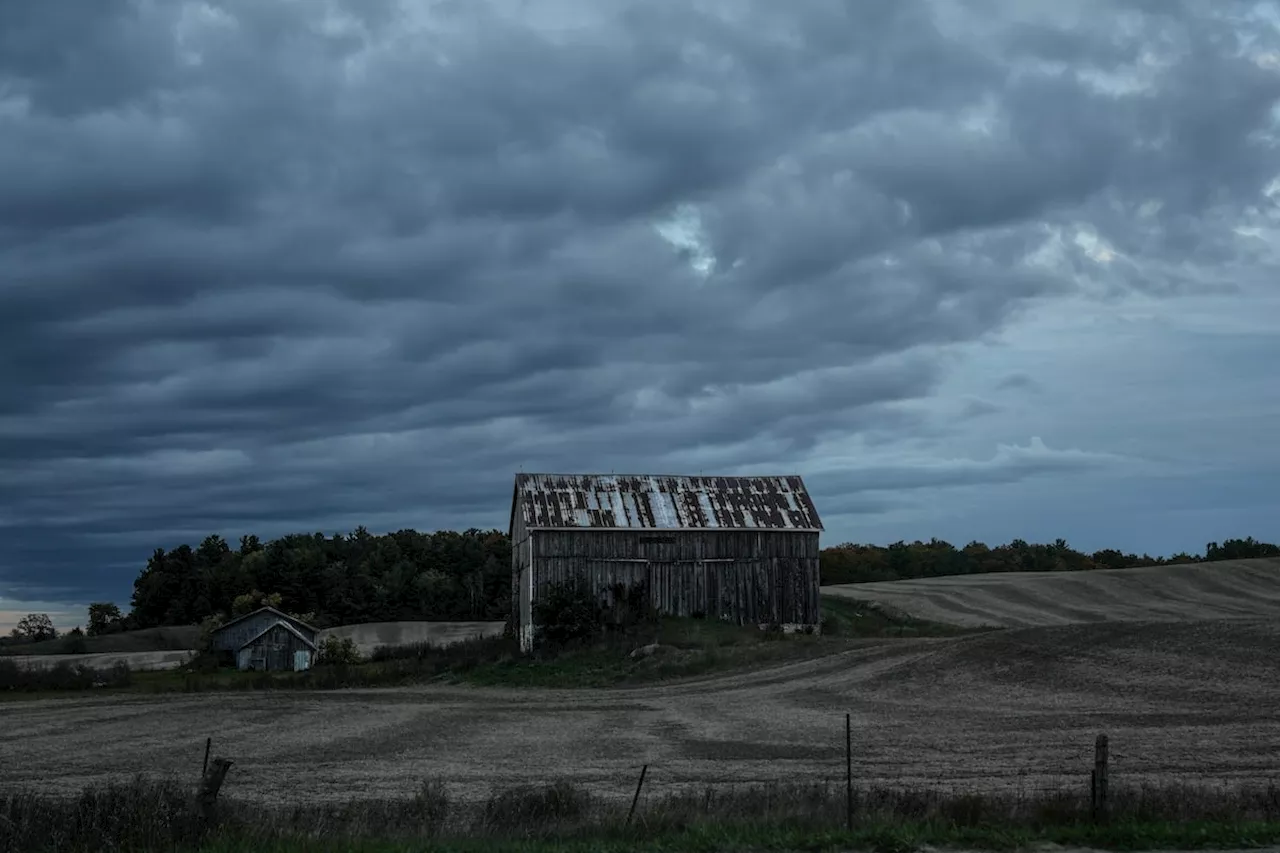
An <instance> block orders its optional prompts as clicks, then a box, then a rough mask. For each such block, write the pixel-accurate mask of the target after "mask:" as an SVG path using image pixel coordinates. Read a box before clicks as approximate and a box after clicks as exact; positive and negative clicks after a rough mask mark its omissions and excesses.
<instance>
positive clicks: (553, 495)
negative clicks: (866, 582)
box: [510, 474, 822, 649]
mask: <svg viewBox="0 0 1280 853" xmlns="http://www.w3.org/2000/svg"><path fill="white" fill-rule="evenodd" d="M510 533H511V546H512V551H511V585H512V596H511V597H512V609H513V613H512V617H513V621H514V623H515V626H516V627H517V629H518V631H519V637H520V645H521V647H522V648H525V649H528V648H530V647H531V645H532V643H533V638H534V633H535V626H534V624H533V622H534V619H533V605H534V604H535V603H536V602H537V600H538V598H539V597H540V595H541V594H542V593H543V591H544V590H546V589H547V587H548V586H549V585H552V584H559V583H564V582H566V581H571V580H577V581H579V582H582V583H584V584H585V585H586V586H587V587H588V589H590V590H591V591H592V592H593V593H594V594H596V595H600V596H607V595H609V594H610V592H609V591H610V590H612V589H615V588H617V586H619V585H621V586H622V587H628V588H629V587H634V586H639V585H643V586H644V587H645V588H646V589H647V591H648V600H649V604H650V606H651V607H653V608H654V610H656V611H657V612H658V613H661V614H667V615H672V616H691V617H703V618H707V619H718V620H724V621H728V622H735V623H737V624H739V625H769V624H774V625H779V626H781V627H782V628H783V629H784V630H796V629H801V628H808V629H813V630H816V629H817V627H818V625H819V622H820V621H821V613H820V602H819V595H818V549H819V536H820V534H821V533H822V522H821V521H820V520H819V518H818V511H817V509H815V507H814V505H813V501H812V500H811V499H810V497H809V492H808V490H807V489H806V488H805V485H804V481H803V480H801V479H800V477H798V476H794V475H791V476H769V477H691V476H685V475H617V474H608V475H605V474H519V475H517V476H516V480H515V487H514V490H513V492H512V497H511V526H510Z"/></svg>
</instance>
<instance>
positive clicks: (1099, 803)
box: [1089, 735, 1109, 820]
mask: <svg viewBox="0 0 1280 853" xmlns="http://www.w3.org/2000/svg"><path fill="white" fill-rule="evenodd" d="M1108 751H1109V750H1108V742H1107V736H1106V735H1098V739H1097V740H1096V741H1095V742H1094V745H1093V774H1092V776H1091V779H1090V785H1089V804H1090V806H1091V807H1092V811H1093V819H1094V820H1106V818H1107V759H1108Z"/></svg>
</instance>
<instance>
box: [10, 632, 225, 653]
mask: <svg viewBox="0 0 1280 853" xmlns="http://www.w3.org/2000/svg"><path fill="white" fill-rule="evenodd" d="M199 642H200V627H199V626H198V625H179V626H172V627H167V628H144V629H142V630H140V631H123V632H121V633H118V634H103V635H102V636H100V637H73V636H69V635H64V636H61V637H59V638H58V639H56V640H45V641H43V642H39V643H16V644H13V645H4V646H0V656H5V655H13V656H17V655H66V654H108V653H109V654H127V653H130V652H170V651H184V650H186V649H194V648H195V647H196V646H197V645H198V644H199Z"/></svg>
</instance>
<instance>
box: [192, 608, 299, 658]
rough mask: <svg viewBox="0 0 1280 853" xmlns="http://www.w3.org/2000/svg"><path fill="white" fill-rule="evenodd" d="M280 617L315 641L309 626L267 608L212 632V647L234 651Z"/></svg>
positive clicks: (217, 649)
mask: <svg viewBox="0 0 1280 853" xmlns="http://www.w3.org/2000/svg"><path fill="white" fill-rule="evenodd" d="M282 619H283V620H284V621H286V622H288V623H289V624H291V625H293V627H295V628H297V629H298V631H300V632H301V633H302V635H303V636H305V637H307V639H309V640H311V641H312V642H315V640H316V638H315V632H314V631H313V630H312V629H311V628H310V626H308V625H306V624H305V623H303V622H299V621H298V620H296V619H290V618H289V617H287V616H283V615H282V614H279V613H272V612H271V611H269V610H268V611H263V612H261V613H254V614H251V615H250V616H248V617H246V618H244V619H241V620H240V621H239V622H236V623H234V624H232V625H228V626H226V627H225V628H219V629H218V630H217V631H215V632H214V634H213V638H212V641H213V648H214V650H216V651H225V652H234V651H236V650H237V649H239V648H240V647H241V646H243V645H244V644H245V643H247V642H249V641H250V640H252V639H253V638H254V637H256V636H258V635H259V634H261V633H262V632H263V631H265V630H266V629H267V626H269V625H272V624H274V623H276V622H279V621H281V620H282Z"/></svg>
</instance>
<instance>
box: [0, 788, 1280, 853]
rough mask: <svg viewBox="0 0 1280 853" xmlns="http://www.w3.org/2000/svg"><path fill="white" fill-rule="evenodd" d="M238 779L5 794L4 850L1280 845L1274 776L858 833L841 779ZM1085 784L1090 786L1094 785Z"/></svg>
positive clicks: (923, 801)
mask: <svg viewBox="0 0 1280 853" xmlns="http://www.w3.org/2000/svg"><path fill="white" fill-rule="evenodd" d="M234 777H235V771H234V768H233V770H232V774H231V776H229V777H228V781H227V785H226V788H225V791H224V798H223V801H222V802H221V803H220V804H219V810H218V813H217V814H216V815H215V818H214V822H213V823H212V824H211V825H209V826H205V825H204V824H203V823H202V821H201V818H200V816H199V815H198V813H197V811H196V810H195V809H194V808H193V803H192V798H191V796H190V790H189V788H187V787H185V786H182V785H180V784H178V783H176V782H173V781H167V782H166V781H145V780H142V779H135V780H133V781H132V782H127V783H117V784H113V785H107V786H103V787H96V788H90V789H87V790H85V791H83V792H81V793H80V794H79V795H78V796H76V795H71V796H63V797H55V796H48V795H40V794H36V793H32V792H18V793H10V794H3V795H0V849H4V850H23V851H31V853H40V851H46V850H60V851H70V852H71V853H74V851H89V850H94V851H97V850H135V851H139V853H146V851H153V850H154V851H159V850H189V851H196V850H200V851H208V853H233V851H235V852H236V853H239V851H255V853H267V851H278V853H294V851H299V853H301V851H339V850H341V851H364V852H365V853H384V851H385V853H390V851H393V850H394V851H407V850H422V851H427V850H459V851H462V850H480V849H484V850H530V851H560V850H564V851H569V850H573V851H577V850H582V851H587V850H592V851H647V850H655V851H656V850H687V851H707V853H712V851H734V850H744V849H753V850H787V851H800V850H805V851H810V850H838V849H863V850H873V851H879V853H907V851H911V850H915V849H916V848H918V847H920V846H922V845H947V846H965V847H973V848H981V849H990V850H1007V849H1012V848H1017V847H1024V846H1028V845H1031V844H1034V843H1037V842H1053V843H1057V844H1064V845H1073V846H1076V845H1078V846H1088V847H1095V848H1103V849H1114V850H1159V849H1195V848H1201V849H1204V848H1239V847H1252V846H1259V845H1263V844H1274V843H1277V842H1280V790H1277V788H1275V787H1274V786H1256V787H1245V786H1240V787H1234V788H1198V787H1188V786H1165V787H1142V788H1129V789H1126V788H1117V789H1114V790H1113V791H1112V794H1113V799H1112V804H1111V815H1110V819H1108V820H1105V821H1100V822H1095V821H1093V820H1092V819H1091V817H1090V815H1089V810H1088V804H1087V802H1086V796H1085V795H1084V793H1083V791H1079V792H1058V793H1047V794H1037V795H1023V794H1018V793H1009V794H992V795H980V794H959V795H957V794H947V793H941V792H936V791H928V790H912V789H891V788H872V789H857V790H855V800H854V818H855V819H854V825H853V827H852V828H851V829H846V828H845V792H844V788H843V786H841V785H826V784H816V785H805V784H796V785H783V784H774V785H763V786H762V785H752V786H739V787H725V788H719V789H711V788H699V789H688V790H685V791H680V792H675V793H670V794H667V795H659V796H647V797H644V798H642V802H641V805H640V808H639V810H638V811H637V813H636V817H635V821H634V822H633V823H632V824H631V825H628V824H627V820H626V814H627V805H628V804H627V803H626V802H618V801H608V800H602V799H600V798H598V797H596V796H594V795H592V794H591V793H590V792H589V791H586V790H584V789H582V788H579V787H577V786H575V785H573V784H570V783H567V782H559V783H555V784H551V785H547V786H529V785H526V786H516V787H510V788H500V789H495V790H493V791H491V792H490V793H489V795H488V796H487V797H485V798H483V799H481V800H480V801H478V802H458V801H456V800H455V799H453V798H452V797H451V795H450V792H449V789H448V785H447V784H445V783H444V782H441V781H439V780H432V781H427V782H425V783H423V784H422V785H421V787H420V788H418V789H417V790H416V791H413V792H410V793H409V795H408V796H406V797H404V798H403V799H398V800H394V799H388V800H371V801H370V800H366V801H358V800H357V801H351V802H348V803H340V804H316V805H310V806H298V807H290V808H275V809H273V808H270V807H264V806H259V805H254V804H252V803H247V802H243V801H240V800H237V799H235V798H234V796H233V793H234V788H235V778H234ZM1081 787H1082V788H1083V786H1081Z"/></svg>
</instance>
